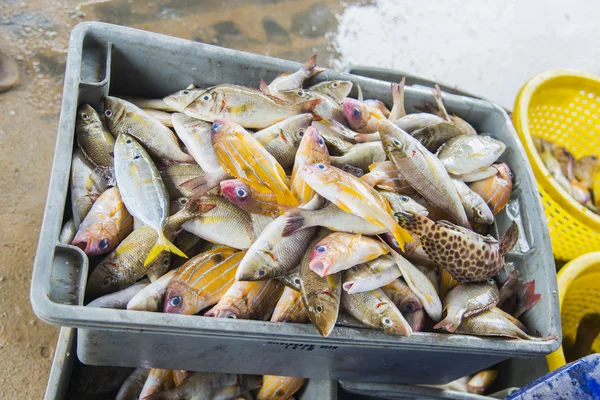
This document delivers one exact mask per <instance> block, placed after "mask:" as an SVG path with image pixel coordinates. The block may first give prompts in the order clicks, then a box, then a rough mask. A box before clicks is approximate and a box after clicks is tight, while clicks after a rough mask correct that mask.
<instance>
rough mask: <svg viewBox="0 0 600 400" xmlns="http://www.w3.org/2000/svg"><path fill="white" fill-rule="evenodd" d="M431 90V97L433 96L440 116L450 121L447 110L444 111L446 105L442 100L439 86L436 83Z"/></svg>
mask: <svg viewBox="0 0 600 400" xmlns="http://www.w3.org/2000/svg"><path fill="white" fill-rule="evenodd" d="M431 91H432V92H433V97H435V102H436V103H437V106H438V108H439V110H440V117H442V118H444V119H445V120H446V121H448V122H451V120H450V116H449V115H448V111H446V107H445V106H444V102H443V101H442V90H441V89H440V86H439V85H437V84H436V85H435V89H431Z"/></svg>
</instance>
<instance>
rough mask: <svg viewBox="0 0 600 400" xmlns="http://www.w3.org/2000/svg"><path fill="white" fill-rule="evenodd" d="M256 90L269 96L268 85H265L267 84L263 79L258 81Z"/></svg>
mask: <svg viewBox="0 0 600 400" xmlns="http://www.w3.org/2000/svg"><path fill="white" fill-rule="evenodd" d="M258 90H260V91H261V92H263V93H264V94H268V95H271V91H270V90H269V85H268V84H267V82H265V80H264V79H261V80H260V83H259V84H258Z"/></svg>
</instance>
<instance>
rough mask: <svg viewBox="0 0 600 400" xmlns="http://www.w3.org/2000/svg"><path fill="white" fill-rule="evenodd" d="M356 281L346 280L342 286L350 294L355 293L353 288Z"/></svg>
mask: <svg viewBox="0 0 600 400" xmlns="http://www.w3.org/2000/svg"><path fill="white" fill-rule="evenodd" d="M354 286H355V285H354V282H344V284H343V285H342V288H343V289H344V290H345V291H346V292H348V294H352V293H354V291H353V290H352V288H353V287H354Z"/></svg>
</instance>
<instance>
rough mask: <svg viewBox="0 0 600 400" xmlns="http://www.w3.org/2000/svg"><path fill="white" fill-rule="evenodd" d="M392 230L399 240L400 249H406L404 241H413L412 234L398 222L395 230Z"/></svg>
mask: <svg viewBox="0 0 600 400" xmlns="http://www.w3.org/2000/svg"><path fill="white" fill-rule="evenodd" d="M391 232H392V235H394V239H396V241H397V242H398V246H399V247H400V249H402V251H404V243H406V242H412V241H413V237H412V235H411V234H410V233H408V231H407V230H406V229H404V228H403V227H401V226H400V225H398V224H396V226H395V227H394V230H393V231H391Z"/></svg>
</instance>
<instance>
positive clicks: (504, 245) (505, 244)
mask: <svg viewBox="0 0 600 400" xmlns="http://www.w3.org/2000/svg"><path fill="white" fill-rule="evenodd" d="M518 239H519V226H518V225H517V223H516V222H515V221H513V223H512V224H511V225H510V227H509V228H508V229H507V230H506V232H504V235H502V238H500V254H502V255H504V254H506V253H508V252H509V251H511V250H512V249H513V247H515V245H516V244H517V240H518Z"/></svg>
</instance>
